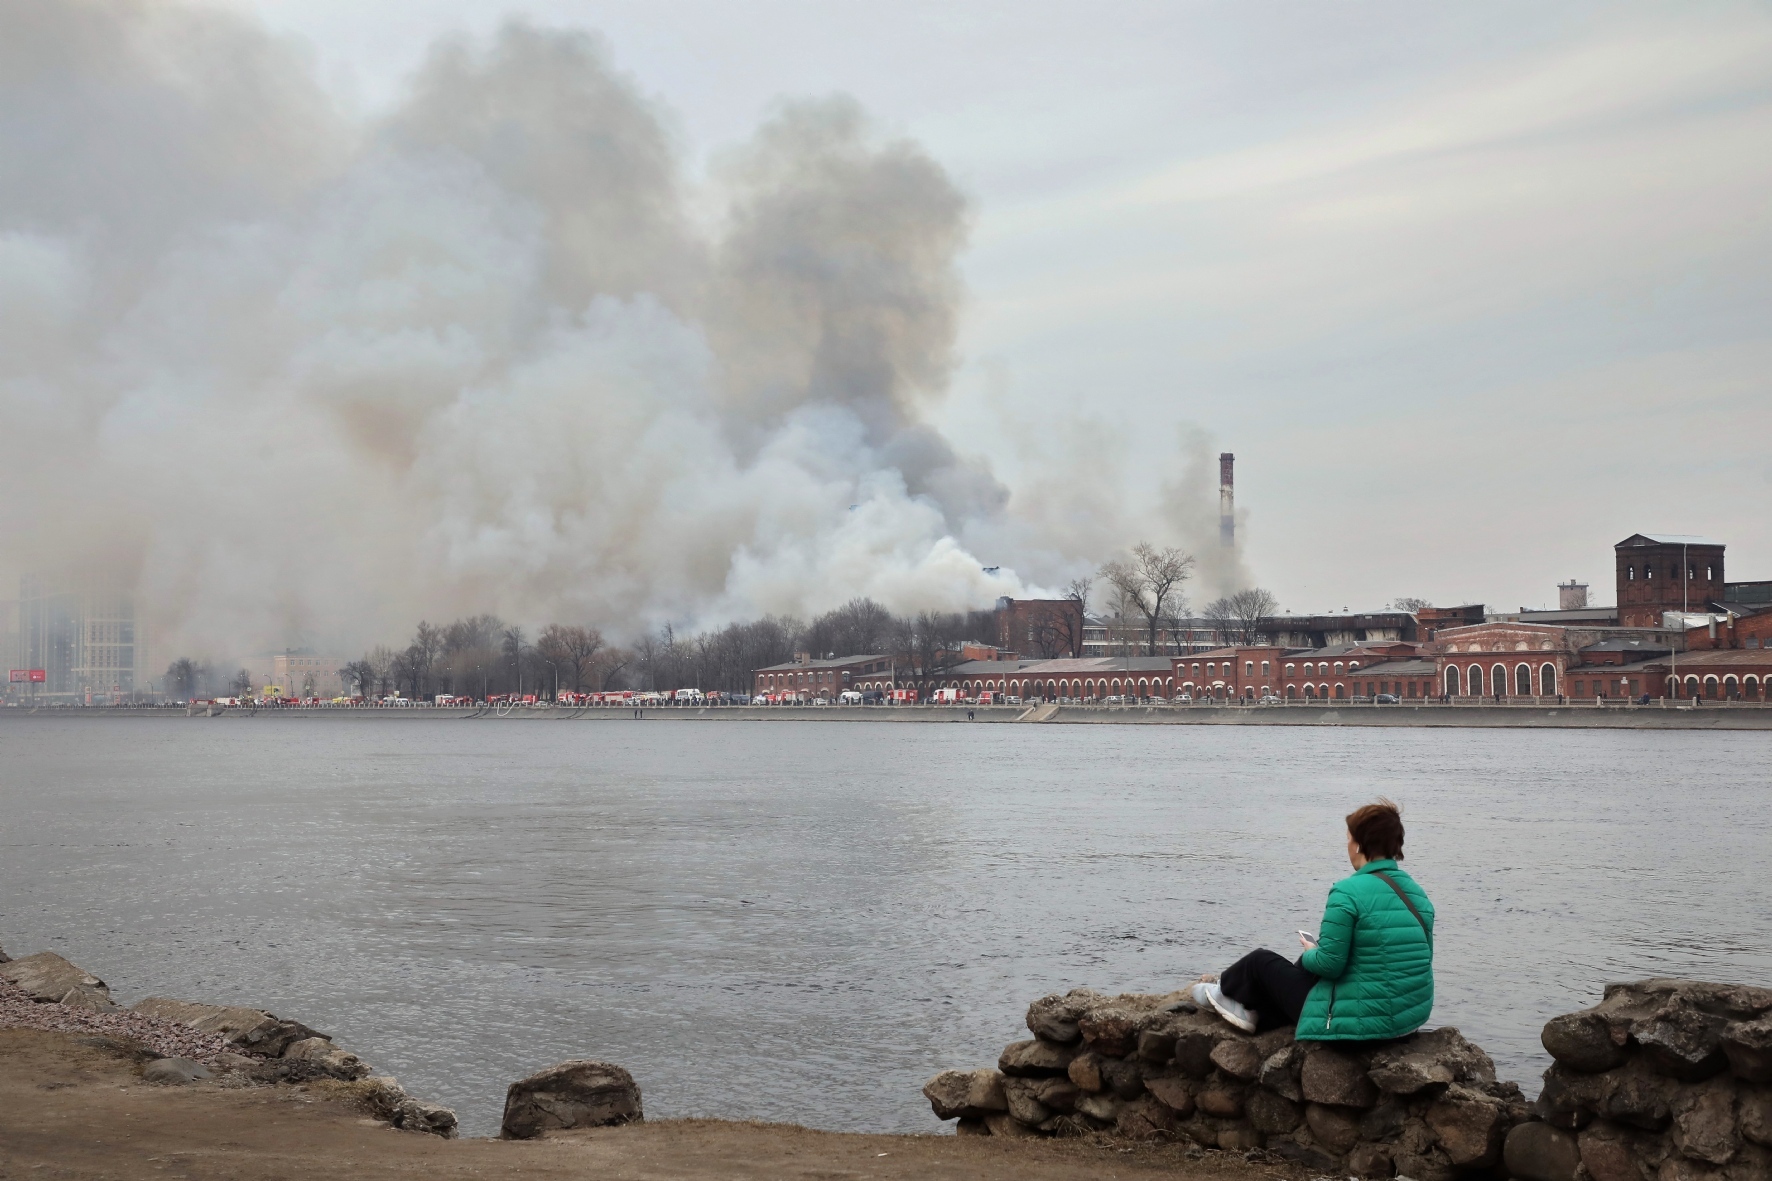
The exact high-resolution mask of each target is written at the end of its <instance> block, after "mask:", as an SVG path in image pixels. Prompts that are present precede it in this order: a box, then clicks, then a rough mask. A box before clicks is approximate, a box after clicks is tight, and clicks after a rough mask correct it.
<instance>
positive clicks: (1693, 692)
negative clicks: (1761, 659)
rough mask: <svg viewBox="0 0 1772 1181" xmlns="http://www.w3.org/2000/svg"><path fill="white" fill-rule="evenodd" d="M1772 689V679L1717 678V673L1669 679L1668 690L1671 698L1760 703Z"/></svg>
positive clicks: (1731, 676)
mask: <svg viewBox="0 0 1772 1181" xmlns="http://www.w3.org/2000/svg"><path fill="white" fill-rule="evenodd" d="M1769 688H1772V678H1768V679H1767V680H1766V681H1764V682H1762V681H1761V679H1760V678H1759V677H1757V676H1751V675H1750V676H1745V677H1739V678H1738V677H1736V675H1735V674H1734V673H1728V674H1726V675H1724V676H1721V677H1719V676H1717V675H1716V674H1715V673H1711V674H1708V675H1706V676H1704V677H1698V676H1687V677H1685V678H1683V683H1682V678H1679V677H1669V678H1668V680H1667V689H1668V693H1669V695H1670V696H1673V695H1677V696H1680V697H1704V698H1706V699H1708V700H1711V701H1717V700H1722V701H1760V700H1762V695H1763V694H1766V695H1768V696H1772V694H1768V689H1769Z"/></svg>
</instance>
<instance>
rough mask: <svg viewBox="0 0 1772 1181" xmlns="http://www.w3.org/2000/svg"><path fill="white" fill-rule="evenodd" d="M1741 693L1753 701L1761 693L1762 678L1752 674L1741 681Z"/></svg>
mask: <svg viewBox="0 0 1772 1181" xmlns="http://www.w3.org/2000/svg"><path fill="white" fill-rule="evenodd" d="M1741 695H1742V696H1743V697H1745V698H1747V699H1748V700H1749V701H1753V700H1755V699H1756V698H1758V697H1759V695H1760V678H1758V677H1754V676H1750V677H1747V678H1746V679H1744V680H1743V681H1742V682H1741Z"/></svg>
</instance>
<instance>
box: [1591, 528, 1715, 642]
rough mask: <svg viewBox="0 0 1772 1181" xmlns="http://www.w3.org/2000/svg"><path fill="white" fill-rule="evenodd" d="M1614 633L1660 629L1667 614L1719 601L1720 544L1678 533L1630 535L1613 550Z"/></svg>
mask: <svg viewBox="0 0 1772 1181" xmlns="http://www.w3.org/2000/svg"><path fill="white" fill-rule="evenodd" d="M1612 548H1613V553H1614V560H1615V563H1616V565H1617V575H1618V623H1619V626H1620V627H1660V626H1661V617H1662V615H1663V614H1664V613H1666V612H1670V611H1680V612H1691V611H1703V610H1705V609H1706V607H1707V605H1708V604H1710V603H1712V602H1714V601H1720V600H1722V599H1723V598H1724V597H1725V596H1724V593H1723V591H1724V585H1725V584H1724V581H1723V543H1722V542H1720V541H1712V540H1710V539H1709V538H1706V537H1694V536H1691V535H1688V534H1684V533H1633V534H1631V535H1630V536H1629V537H1627V538H1625V539H1624V540H1623V541H1621V542H1619V543H1618V544H1617V545H1615V546H1613V547H1612Z"/></svg>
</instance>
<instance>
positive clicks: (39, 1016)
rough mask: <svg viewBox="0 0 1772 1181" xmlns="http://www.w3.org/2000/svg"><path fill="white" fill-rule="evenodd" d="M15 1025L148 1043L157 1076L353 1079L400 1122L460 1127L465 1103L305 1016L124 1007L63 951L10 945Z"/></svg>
mask: <svg viewBox="0 0 1772 1181" xmlns="http://www.w3.org/2000/svg"><path fill="white" fill-rule="evenodd" d="M7 1026H12V1027H22V1028H31V1029H52V1030H59V1031H63V1032H68V1033H84V1034H91V1035H97V1036H99V1037H103V1038H105V1039H107V1041H108V1043H109V1044H113V1045H116V1046H118V1047H124V1048H132V1047H135V1046H140V1047H142V1048H143V1049H142V1050H141V1052H140V1054H141V1057H142V1058H143V1059H145V1060H146V1065H144V1067H143V1069H142V1078H143V1080H144V1081H147V1082H155V1083H163V1084H168V1085H184V1084H189V1083H192V1082H197V1081H200V1080H204V1079H208V1078H211V1077H214V1075H215V1074H216V1073H217V1072H221V1073H224V1074H229V1075H233V1076H236V1077H238V1078H242V1079H244V1080H247V1081H249V1082H259V1083H309V1082H314V1081H316V1080H321V1079H325V1080H331V1082H333V1083H338V1084H347V1085H345V1086H343V1087H342V1088H341V1090H342V1093H344V1094H345V1095H347V1096H349V1097H350V1098H353V1099H356V1100H357V1101H358V1102H360V1103H362V1104H363V1106H365V1107H366V1108H368V1109H369V1110H370V1111H371V1112H372V1113H374V1114H375V1115H376V1116H378V1117H379V1118H381V1119H385V1120H387V1121H388V1122H389V1123H391V1124H393V1125H394V1126H395V1127H397V1128H406V1129H409V1130H412V1131H418V1132H427V1133H430V1134H431V1135H435V1136H443V1137H453V1136H455V1134H456V1117H455V1112H453V1111H451V1110H450V1109H449V1108H447V1107H441V1106H438V1105H437V1104H434V1103H425V1102H422V1101H421V1100H418V1099H414V1098H413V1097H412V1096H410V1095H408V1094H406V1092H405V1091H404V1090H402V1089H401V1087H400V1084H399V1083H398V1082H396V1081H395V1080H394V1079H392V1078H390V1077H387V1076H382V1077H375V1078H372V1077H369V1076H370V1069H369V1067H368V1066H367V1065H365V1064H364V1062H363V1060H362V1059H360V1058H359V1057H357V1055H355V1054H352V1053H350V1052H349V1051H348V1050H343V1049H340V1048H339V1047H337V1046H335V1045H333V1044H332V1039H331V1038H330V1037H328V1036H327V1035H326V1034H323V1033H321V1032H319V1031H318V1030H314V1029H310V1028H309V1027H308V1026H306V1025H303V1024H302V1023H301V1022H299V1021H290V1020H286V1019H284V1018H281V1017H278V1016H276V1015H275V1014H272V1013H267V1012H265V1011H263V1010H262V1009H253V1008H247V1007H245V1006H240V1005H208V1004H202V1003H200V1002H197V1001H180V1000H173V999H172V998H170V997H149V998H147V999H146V1000H144V1001H141V1002H139V1003H137V1004H135V1005H132V1006H130V1007H129V1008H128V1009H122V1008H119V1007H118V1006H117V1005H116V1003H115V1002H113V1001H112V1000H111V992H110V989H109V988H108V987H107V986H106V984H105V982H104V981H102V980H100V979H99V978H98V977H96V976H94V975H92V974H91V973H90V972H87V971H85V970H84V969H82V968H79V967H77V966H75V965H74V964H71V963H69V962H68V961H67V960H65V959H63V958H62V957H61V956H59V955H56V954H54V953H53V952H47V951H44V952H38V953H37V954H36V955H28V956H25V957H23V958H21V959H16V960H7V959H6V958H5V953H4V952H0V1028H3V1027H7ZM116 1039H122V1040H121V1041H118V1040H116Z"/></svg>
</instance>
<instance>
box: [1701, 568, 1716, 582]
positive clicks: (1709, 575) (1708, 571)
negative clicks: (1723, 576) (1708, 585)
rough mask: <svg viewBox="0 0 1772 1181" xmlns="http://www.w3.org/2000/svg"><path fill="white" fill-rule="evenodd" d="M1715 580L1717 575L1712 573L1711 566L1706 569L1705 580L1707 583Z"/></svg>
mask: <svg viewBox="0 0 1772 1181" xmlns="http://www.w3.org/2000/svg"><path fill="white" fill-rule="evenodd" d="M1715 578H1716V575H1714V574H1712V573H1711V568H1710V567H1709V566H1706V567H1705V568H1704V580H1705V581H1706V582H1710V581H1712V580H1714V579H1715Z"/></svg>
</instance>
